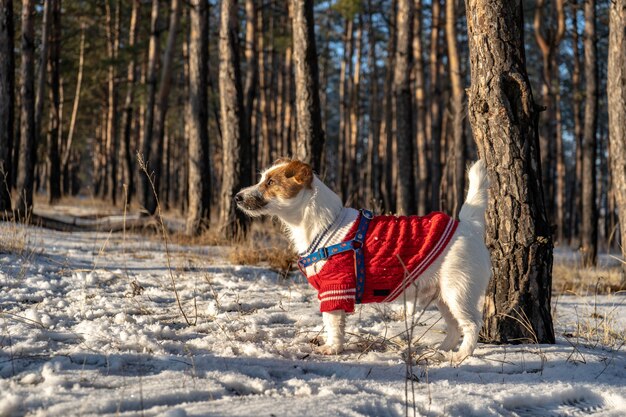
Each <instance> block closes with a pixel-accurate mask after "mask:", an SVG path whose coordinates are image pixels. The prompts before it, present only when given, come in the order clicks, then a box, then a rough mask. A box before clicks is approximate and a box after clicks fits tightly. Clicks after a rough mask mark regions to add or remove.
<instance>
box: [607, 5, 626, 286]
mask: <svg viewBox="0 0 626 417" xmlns="http://www.w3.org/2000/svg"><path fill="white" fill-rule="evenodd" d="M609 13H610V16H609V19H610V20H609V62H608V69H607V70H608V77H607V78H608V79H607V94H608V108H609V154H610V156H611V179H612V181H613V184H612V185H613V193H614V194H615V203H616V205H617V211H618V213H619V229H620V234H621V245H620V247H621V249H622V260H626V0H615V1H613V2H612V3H611V9H610V12H609ZM622 282H626V263H623V262H622Z"/></svg>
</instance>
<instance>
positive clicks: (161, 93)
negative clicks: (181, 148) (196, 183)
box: [146, 0, 181, 214]
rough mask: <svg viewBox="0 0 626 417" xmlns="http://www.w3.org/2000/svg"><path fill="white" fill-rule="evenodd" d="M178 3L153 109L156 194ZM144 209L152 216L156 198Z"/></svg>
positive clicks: (172, 12) (174, 0)
mask: <svg viewBox="0 0 626 417" xmlns="http://www.w3.org/2000/svg"><path fill="white" fill-rule="evenodd" d="M180 2H181V0H172V3H171V10H170V22H169V27H168V33H167V42H166V45H165V51H164V52H163V61H162V62H163V65H162V67H161V78H160V80H159V89H158V92H157V97H156V103H155V107H154V125H153V131H154V132H153V134H152V143H151V144H150V146H151V148H150V156H151V159H152V162H153V181H154V188H155V189H156V190H157V192H158V191H159V190H160V189H161V178H162V174H163V173H164V160H163V149H164V139H165V118H166V116H167V110H168V98H169V93H170V86H171V76H172V67H173V65H174V62H173V58H174V51H175V49H176V35H177V34H178V26H179V22H180ZM146 209H147V210H148V212H149V213H150V214H154V213H155V212H156V209H157V201H156V196H154V194H152V193H151V194H149V198H148V200H147V206H146Z"/></svg>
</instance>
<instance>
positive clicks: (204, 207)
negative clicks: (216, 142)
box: [186, 0, 211, 235]
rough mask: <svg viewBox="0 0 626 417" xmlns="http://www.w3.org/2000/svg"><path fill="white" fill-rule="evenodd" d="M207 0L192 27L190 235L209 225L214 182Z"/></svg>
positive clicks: (198, 5) (198, 2) (200, 0)
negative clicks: (210, 173) (210, 150)
mask: <svg viewBox="0 0 626 417" xmlns="http://www.w3.org/2000/svg"><path fill="white" fill-rule="evenodd" d="M207 8H208V7H207V2H206V1H204V0H192V1H191V4H190V12H189V15H190V26H189V31H190V34H189V106H190V110H191V118H190V120H189V182H188V184H189V191H188V199H189V210H188V212H187V230H186V231H187V234H188V235H196V234H198V233H199V232H200V231H202V227H203V226H205V225H208V223H209V215H210V197H211V188H210V186H211V179H210V176H209V175H208V173H209V171H210V169H209V166H208V162H209V155H208V154H209V132H208V96H207V92H208V89H207V87H208V85H207V74H208V43H209V27H208V20H207V15H208V10H207Z"/></svg>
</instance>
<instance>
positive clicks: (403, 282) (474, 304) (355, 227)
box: [235, 159, 491, 363]
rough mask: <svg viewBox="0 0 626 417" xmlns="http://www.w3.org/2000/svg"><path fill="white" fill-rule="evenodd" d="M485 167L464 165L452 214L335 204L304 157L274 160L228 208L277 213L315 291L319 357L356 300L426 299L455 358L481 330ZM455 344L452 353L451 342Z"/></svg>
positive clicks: (336, 344) (329, 348) (339, 339)
mask: <svg viewBox="0 0 626 417" xmlns="http://www.w3.org/2000/svg"><path fill="white" fill-rule="evenodd" d="M488 185H489V182H488V179H487V171H486V168H485V164H484V163H483V162H482V161H478V162H476V163H474V165H473V166H472V167H471V168H470V170H469V190H468V192H467V198H466V200H465V203H464V204H463V207H461V211H460V213H459V220H458V221H457V220H455V219H452V218H450V217H449V216H447V215H446V214H444V213H440V212H434V213H431V214H429V215H427V216H425V217H418V216H400V217H396V216H373V215H372V213H371V212H369V211H367V210H361V211H357V210H355V209H352V208H346V207H344V206H343V204H342V202H341V199H340V198H339V196H338V195H337V194H335V193H334V192H333V191H332V190H331V189H330V188H328V187H327V186H326V185H324V183H322V181H320V179H319V178H318V177H317V176H316V175H315V174H314V173H313V170H312V168H311V166H309V165H308V164H306V163H304V162H301V161H297V160H290V159H279V160H278V161H276V162H275V163H274V165H273V166H271V167H270V168H268V169H267V170H265V171H264V172H263V173H262V175H261V180H260V181H259V183H258V184H256V185H253V186H251V187H248V188H245V189H243V190H241V191H240V192H239V193H238V194H237V195H236V196H235V201H236V203H237V206H238V207H239V208H240V209H241V210H242V211H244V212H245V213H246V214H247V215H249V216H251V217H258V216H262V215H270V216H276V217H278V218H279V219H280V220H281V222H282V223H283V224H284V226H285V228H286V229H287V231H288V233H289V236H290V238H291V241H292V243H293V245H294V247H295V249H296V250H297V251H298V253H299V254H300V259H299V261H298V266H299V267H300V269H301V271H302V272H303V273H304V274H305V275H306V277H307V279H308V281H309V283H310V284H311V285H312V286H313V287H315V288H316V289H317V290H318V298H319V300H320V310H321V311H322V317H323V321H324V327H325V330H326V344H325V345H323V346H321V347H320V348H318V351H319V352H320V353H323V354H337V353H340V352H341V351H342V350H343V347H344V341H345V316H346V313H352V312H353V311H354V306H355V304H361V303H372V302H388V301H394V300H396V299H398V298H399V297H400V295H403V297H402V298H400V299H404V300H405V301H409V302H410V303H409V304H408V305H407V314H413V313H414V311H415V308H414V305H413V304H412V300H416V301H417V302H418V303H419V304H421V305H427V304H428V303H431V302H434V303H435V304H436V305H437V307H438V309H439V311H440V312H441V315H442V316H443V318H444V319H445V322H446V326H447V335H446V337H445V339H444V340H443V342H442V343H441V345H440V346H439V349H440V351H442V353H443V355H444V357H445V358H446V359H449V360H451V361H452V362H455V363H460V362H461V361H463V359H465V358H466V357H467V356H469V355H471V354H472V353H473V352H474V349H475V348H476V344H477V342H478V333H479V331H480V329H481V327H482V302H483V297H484V295H485V290H486V288H487V284H488V282H489V279H490V278H491V261H490V258H489V252H488V250H487V247H486V245H485V209H486V207H487V188H488ZM461 335H462V336H463V342H462V343H461V346H460V347H459V349H458V350H457V351H454V349H455V348H456V346H457V344H458V342H459V339H460V337H461Z"/></svg>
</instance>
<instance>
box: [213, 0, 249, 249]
mask: <svg viewBox="0 0 626 417" xmlns="http://www.w3.org/2000/svg"><path fill="white" fill-rule="evenodd" d="M237 32H238V23H237V2H236V0H222V10H221V13H220V42H219V51H220V69H219V89H220V93H219V97H220V124H221V126H222V127H221V131H222V190H221V198H220V227H221V232H222V234H223V235H224V236H225V237H226V238H227V239H233V238H238V237H240V233H241V232H243V231H245V226H246V220H245V218H244V216H243V215H242V213H241V212H240V211H237V210H236V209H235V205H234V204H233V197H234V196H235V194H236V193H237V192H239V189H240V188H241V187H242V186H244V185H246V183H245V181H247V179H248V178H249V177H250V176H249V175H244V173H245V170H246V167H245V165H246V161H245V156H246V147H247V145H248V144H247V143H245V141H247V135H246V132H245V127H246V125H245V113H244V108H243V92H242V87H241V70H240V68H239V47H238V42H237ZM247 165H248V167H249V163H248V164H247Z"/></svg>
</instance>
